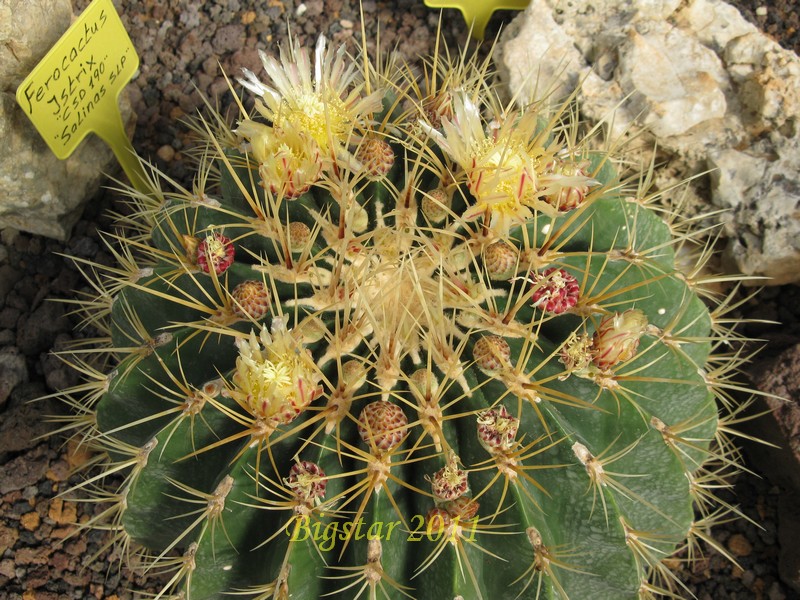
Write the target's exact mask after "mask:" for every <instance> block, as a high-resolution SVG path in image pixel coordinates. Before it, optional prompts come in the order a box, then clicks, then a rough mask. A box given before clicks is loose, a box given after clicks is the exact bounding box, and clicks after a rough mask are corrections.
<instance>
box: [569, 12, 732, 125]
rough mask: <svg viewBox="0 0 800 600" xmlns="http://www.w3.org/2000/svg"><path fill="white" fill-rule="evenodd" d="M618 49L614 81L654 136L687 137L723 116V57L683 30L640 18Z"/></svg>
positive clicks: (724, 108) (724, 102) (726, 85)
mask: <svg viewBox="0 0 800 600" xmlns="http://www.w3.org/2000/svg"><path fill="white" fill-rule="evenodd" d="M640 30H641V31H640ZM619 53H620V58H619V63H618V69H617V71H618V81H619V84H620V88H621V91H622V93H624V94H625V95H630V100H628V103H629V104H628V111H629V112H634V113H637V114H640V115H641V117H640V119H641V122H642V123H643V124H644V125H645V126H646V127H647V128H648V129H649V130H650V131H651V132H652V133H653V134H654V135H655V136H656V137H657V138H659V139H663V138H669V137H674V136H680V135H685V134H687V133H688V132H689V130H690V129H692V128H693V127H695V126H696V125H699V124H701V123H703V122H705V121H709V120H712V119H722V118H723V117H724V116H725V112H726V110H727V102H726V101H725V92H724V91H723V90H724V88H726V87H728V85H729V83H728V77H727V75H726V73H725V69H724V68H723V66H722V61H720V59H719V57H717V55H716V54H714V53H713V52H712V51H711V50H709V49H708V48H706V47H705V46H703V45H702V44H700V43H699V42H697V41H696V40H695V39H694V38H692V37H691V36H690V35H688V34H687V33H685V32H684V31H681V30H680V29H676V28H674V27H671V26H670V25H668V24H667V23H665V22H662V21H658V22H653V21H651V22H647V23H642V22H640V23H639V25H638V28H637V27H633V28H631V29H630V30H629V33H628V42H627V44H625V45H624V46H623V47H621V48H620V51H619ZM584 101H585V102H589V101H591V97H586V96H584Z"/></svg>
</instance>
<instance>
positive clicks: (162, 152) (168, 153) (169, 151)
mask: <svg viewBox="0 0 800 600" xmlns="http://www.w3.org/2000/svg"><path fill="white" fill-rule="evenodd" d="M156 154H158V158H160V159H161V160H163V161H164V162H172V159H173V158H175V148H173V147H172V146H170V145H169V144H164V145H163V146H161V147H160V148H159V149H158V150H157V151H156Z"/></svg>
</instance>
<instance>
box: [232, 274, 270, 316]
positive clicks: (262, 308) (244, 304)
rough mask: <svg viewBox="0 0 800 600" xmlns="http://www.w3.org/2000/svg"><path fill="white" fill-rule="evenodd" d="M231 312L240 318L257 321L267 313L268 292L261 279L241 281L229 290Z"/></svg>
mask: <svg viewBox="0 0 800 600" xmlns="http://www.w3.org/2000/svg"><path fill="white" fill-rule="evenodd" d="M231 297H232V298H233V312H234V314H235V315H236V316H238V317H240V318H242V319H253V320H254V321H258V320H259V319H261V318H262V317H265V316H266V315H267V314H268V313H269V299H270V293H269V290H268V289H267V286H266V285H264V282H263V281H258V280H256V279H250V280H248V281H243V282H242V283H240V284H239V285H237V286H236V287H235V288H233V291H232V292H231Z"/></svg>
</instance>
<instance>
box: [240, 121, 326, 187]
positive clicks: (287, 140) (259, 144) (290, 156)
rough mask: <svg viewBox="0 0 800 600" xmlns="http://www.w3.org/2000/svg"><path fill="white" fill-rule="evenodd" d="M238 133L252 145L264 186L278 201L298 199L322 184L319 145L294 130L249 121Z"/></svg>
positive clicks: (243, 124)
mask: <svg viewBox="0 0 800 600" xmlns="http://www.w3.org/2000/svg"><path fill="white" fill-rule="evenodd" d="M236 132H237V133H238V134H239V135H241V136H242V137H243V138H244V139H246V140H247V141H248V142H249V143H250V147H251V151H252V153H253V157H254V158H255V159H256V161H258V165H259V167H258V173H259V175H260V176H261V185H262V186H263V187H264V188H266V189H269V190H270V191H271V192H272V193H273V194H275V195H276V196H278V197H284V198H287V199H293V198H297V197H298V196H300V195H301V194H304V193H305V192H307V191H308V189H309V188H310V187H311V186H312V185H314V184H315V183H316V182H317V181H319V178H320V174H321V171H322V159H321V157H320V150H319V147H318V146H317V144H316V142H315V141H314V140H313V139H311V138H309V137H308V136H307V135H304V134H303V133H301V132H297V131H295V130H294V129H291V128H290V129H284V130H280V131H276V130H275V128H274V127H270V126H269V125H264V124H263V123H257V122H255V121H251V120H249V119H246V120H244V121H242V122H241V123H240V124H239V127H238V128H237V129H236Z"/></svg>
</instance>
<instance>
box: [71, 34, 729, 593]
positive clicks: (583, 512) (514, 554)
mask: <svg viewBox="0 0 800 600" xmlns="http://www.w3.org/2000/svg"><path fill="white" fill-rule="evenodd" d="M262 58H263V63H264V68H265V72H266V76H265V79H264V80H263V81H262V79H261V78H260V77H259V76H258V75H256V74H254V73H250V72H247V73H245V76H244V78H243V79H242V84H243V85H244V87H245V88H246V89H247V90H249V91H250V92H251V93H253V94H254V95H255V96H256V108H255V111H254V112H253V113H252V114H248V113H247V111H246V110H245V109H244V107H243V106H241V105H240V109H241V115H240V119H239V121H238V122H237V123H236V124H235V126H234V127H233V128H229V127H228V126H227V125H226V124H225V122H224V121H223V120H222V119H221V118H220V117H212V118H211V119H209V120H207V121H200V122H198V123H197V124H196V125H195V127H196V129H197V131H198V132H200V133H201V134H202V137H203V139H204V142H203V144H202V145H201V147H200V150H199V151H198V163H199V164H198V178H197V181H196V184H195V186H194V187H193V189H191V190H188V189H183V188H181V187H179V186H178V187H177V188H176V189H173V190H165V189H163V188H162V187H161V183H160V179H159V178H158V176H157V174H155V173H154V175H153V179H152V187H153V191H152V193H151V194H148V195H143V194H137V193H136V192H133V191H131V192H130V194H131V203H132V206H133V207H134V209H135V210H134V211H133V212H134V214H133V215H132V216H128V217H125V218H123V219H122V225H123V226H124V233H123V234H120V235H115V236H111V237H110V238H109V244H110V247H112V248H113V249H114V252H115V253H116V255H117V256H118V257H119V258H120V263H121V265H120V266H116V267H113V268H103V267H101V266H100V265H95V266H94V267H93V269H92V270H93V271H94V272H95V274H96V278H95V279H96V281H95V288H96V289H98V290H101V291H100V294H99V297H98V298H91V299H89V300H87V301H86V302H85V303H84V305H83V309H84V311H85V313H86V318H87V321H88V322H91V323H93V324H94V325H96V326H97V327H99V328H100V330H101V331H102V332H103V337H101V338H100V339H98V340H95V342H96V343H95V349H92V350H91V351H89V352H88V353H87V348H86V346H80V347H77V348H75V349H74V350H73V351H72V352H71V353H70V356H71V358H68V360H71V361H72V362H73V364H75V365H76V366H77V367H78V368H79V369H81V370H82V371H83V372H84V373H85V374H87V376H88V382H87V383H85V384H82V385H81V386H79V387H78V388H76V389H74V390H67V391H66V392H64V396H65V397H66V398H67V399H69V401H70V402H71V404H73V405H74V406H77V407H79V414H78V416H77V417H75V421H74V423H73V424H72V425H69V426H67V427H65V429H70V428H74V429H77V430H78V432H79V433H80V434H81V435H83V436H84V438H85V440H86V441H87V442H88V443H90V444H91V445H92V446H93V447H95V448H96V449H97V450H98V451H99V452H100V453H101V456H102V457H103V461H102V464H101V467H100V468H101V470H100V471H99V472H98V473H97V474H94V475H92V476H91V477H90V478H89V479H88V480H87V483H86V484H83V485H81V486H79V487H80V488H81V489H82V490H84V491H92V490H94V488H95V487H97V484H99V483H103V482H104V481H105V480H106V479H108V478H109V476H110V474H113V473H122V474H124V480H123V482H122V483H121V484H118V487H117V488H116V489H114V490H113V492H107V491H105V492H101V491H97V492H96V493H97V494H100V497H101V498H102V497H105V498H107V499H109V500H110V501H111V504H110V508H109V509H108V510H106V511H105V512H104V513H103V514H102V515H100V517H98V518H97V519H96V520H93V521H92V522H91V523H90V525H99V526H103V527H108V528H110V529H111V530H112V531H113V532H114V533H115V535H116V541H117V542H118V543H119V544H120V546H121V548H122V549H124V550H125V552H124V553H123V554H126V555H131V554H133V553H137V554H138V556H139V558H140V562H141V563H142V564H144V565H145V566H146V567H145V568H146V570H148V571H153V572H159V571H161V570H163V569H167V568H170V569H172V570H174V572H175V574H174V576H173V577H172V578H170V579H169V582H168V583H167V585H166V587H165V589H164V591H163V592H162V596H161V597H182V598H191V599H192V600H200V599H207V598H221V597H227V596H226V594H242V595H244V596H245V597H255V598H271V597H274V598H288V597H292V598H308V599H311V598H318V597H321V596H323V595H324V596H325V597H334V598H350V597H358V596H362V595H369V597H388V598H401V597H410V598H421V599H425V598H435V599H437V600H438V599H442V598H465V599H478V598H483V599H492V598H514V597H518V598H542V599H561V600H564V599H566V598H571V599H572V600H576V599H577V600H582V599H586V598H592V599H593V600H602V599H608V600H626V599H635V598H649V597H655V596H658V595H660V594H665V595H669V594H671V593H672V592H669V591H668V590H670V589H673V588H674V587H675V586H676V584H677V582H674V581H672V579H671V576H670V574H669V571H668V570H667V569H666V568H665V567H664V566H663V565H662V563H661V560H662V559H663V558H665V557H667V556H669V555H671V554H672V553H673V552H674V551H675V549H676V547H680V546H681V545H682V544H685V543H689V544H692V543H693V542H694V541H696V539H698V538H700V537H702V536H703V535H705V534H704V531H705V529H704V526H705V525H707V524H708V522H710V521H711V520H712V519H711V518H710V517H712V516H714V515H717V514H718V513H717V512H716V511H717V509H716V505H715V497H714V489H715V487H716V486H717V485H718V484H720V482H721V481H722V480H723V477H724V474H725V472H726V471H728V470H732V469H735V458H736V454H735V451H734V450H733V449H732V446H731V445H730V444H729V443H728V442H727V441H725V439H724V436H723V431H727V430H728V429H729V427H727V426H726V420H730V419H731V417H730V416H729V413H732V414H734V415H735V414H736V409H735V408H733V407H732V405H731V403H730V401H729V399H728V397H727V394H726V393H725V389H726V387H725V386H726V381H727V378H728V371H729V370H730V369H731V368H733V367H734V366H735V364H736V363H737V360H736V358H735V357H729V356H726V355H722V356H719V355H716V354H714V352H715V350H716V349H717V348H718V347H719V346H720V345H722V344H724V343H725V342H726V340H727V337H726V336H728V335H729V334H728V333H727V332H726V331H725V330H724V329H723V328H722V327H721V326H720V322H721V319H720V316H721V314H722V312H723V310H724V309H719V308H712V309H711V311H709V308H708V307H707V305H706V303H705V302H704V301H703V298H701V293H700V292H702V288H701V287H699V286H698V285H697V283H698V282H697V277H696V276H695V275H694V274H689V275H687V274H684V273H682V272H680V271H679V270H678V269H677V268H676V261H675V255H676V251H677V250H678V249H679V248H680V247H682V246H683V245H685V244H686V242H689V241H691V236H690V235H689V234H686V233H684V232H682V231H683V230H682V229H681V228H680V226H679V225H677V224H676V218H675V217H674V215H670V214H669V213H666V217H667V218H666V220H664V219H663V218H662V215H661V214H659V212H658V209H657V208H656V204H655V203H654V202H653V200H654V197H653V196H648V195H647V193H646V189H645V188H646V185H645V183H644V182H646V180H647V173H645V174H644V175H642V176H641V179H638V178H631V179H621V178H620V176H619V175H618V173H617V170H616V169H615V167H614V156H613V153H611V152H609V151H603V150H597V149H595V148H593V147H592V136H589V137H586V138H580V137H579V136H578V131H579V127H578V126H577V124H576V123H575V122H573V121H571V120H570V119H569V118H564V114H565V112H566V111H565V108H564V107H562V109H561V110H549V109H548V108H547V107H546V106H545V105H544V104H543V103H537V102H530V103H516V104H510V105H504V104H501V103H500V101H499V100H498V99H497V95H496V92H495V90H494V89H492V87H491V86H490V85H489V84H488V83H487V81H488V78H489V74H488V69H487V63H485V62H484V63H481V62H480V61H478V60H477V59H476V58H466V55H464V56H462V57H461V58H459V59H457V60H455V61H453V62H452V63H451V62H450V61H449V60H448V59H445V58H443V57H442V56H439V57H438V58H436V59H435V60H434V61H433V62H432V63H430V64H429V65H428V68H426V69H425V72H424V77H422V78H417V77H415V76H414V74H413V71H412V70H411V69H409V68H406V67H404V66H400V65H394V64H391V63H389V64H388V65H387V64H384V65H382V66H381V67H376V66H374V65H372V64H371V63H370V62H369V61H368V60H367V59H366V58H365V57H360V58H359V59H357V60H355V59H352V58H351V57H349V56H348V55H347V54H345V52H344V51H343V49H338V50H336V49H331V48H330V47H328V45H327V44H326V41H325V38H324V37H321V38H320V39H319V42H318V43H317V45H316V48H315V49H314V52H313V54H312V53H311V52H309V51H307V50H306V49H302V48H298V47H296V46H292V47H290V48H287V49H284V50H283V51H282V53H281V55H280V57H278V58H275V57H270V56H267V55H264V56H263V57H262ZM565 106H568V105H565ZM687 245H688V244H687ZM87 356H89V357H92V360H90V359H88V358H87ZM95 357H99V358H97V360H96V361H93V359H94V358H95ZM716 399H721V400H723V402H722V408H723V413H722V416H720V415H719V414H718V408H717V403H716ZM102 494H107V495H106V496H102ZM687 537H688V539H689V541H688V542H687V541H686V540H687Z"/></svg>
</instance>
